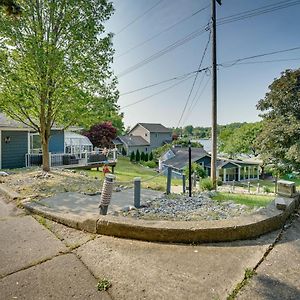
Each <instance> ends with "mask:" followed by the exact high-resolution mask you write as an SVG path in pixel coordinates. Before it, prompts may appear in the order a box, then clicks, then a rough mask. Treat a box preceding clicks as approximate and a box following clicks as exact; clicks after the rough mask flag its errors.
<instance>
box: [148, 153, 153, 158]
mask: <svg viewBox="0 0 300 300" xmlns="http://www.w3.org/2000/svg"><path fill="white" fill-rule="evenodd" d="M149 160H153V153H152V152H150V155H149Z"/></svg>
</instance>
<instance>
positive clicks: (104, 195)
mask: <svg viewBox="0 0 300 300" xmlns="http://www.w3.org/2000/svg"><path fill="white" fill-rule="evenodd" d="M115 178H116V176H115V175H112V174H107V175H106V176H105V180H104V183H103V187H102V192H101V198H100V204H99V208H100V215H106V214H107V209H108V205H109V203H110V200H111V195H112V191H113V186H114V180H115Z"/></svg>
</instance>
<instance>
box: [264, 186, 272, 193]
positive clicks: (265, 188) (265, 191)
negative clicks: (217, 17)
mask: <svg viewBox="0 0 300 300" xmlns="http://www.w3.org/2000/svg"><path fill="white" fill-rule="evenodd" d="M263 191H264V193H271V189H270V188H269V187H268V186H265V185H264V186H263Z"/></svg>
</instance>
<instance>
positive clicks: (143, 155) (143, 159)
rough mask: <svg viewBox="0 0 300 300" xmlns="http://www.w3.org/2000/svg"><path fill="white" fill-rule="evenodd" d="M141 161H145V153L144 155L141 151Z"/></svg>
mask: <svg viewBox="0 0 300 300" xmlns="http://www.w3.org/2000/svg"><path fill="white" fill-rule="evenodd" d="M141 161H145V153H144V151H142V153H141Z"/></svg>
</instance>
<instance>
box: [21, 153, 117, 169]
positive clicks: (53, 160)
mask: <svg viewBox="0 0 300 300" xmlns="http://www.w3.org/2000/svg"><path fill="white" fill-rule="evenodd" d="M115 161H117V153H116V151H115V150H112V151H109V152H108V153H107V155H104V154H102V153H101V151H92V152H87V151H85V152H82V153H78V154H71V153H49V165H50V166H51V167H59V166H67V165H68V166H72V165H74V166H76V165H85V166H86V165H92V164H97V163H104V162H108V163H109V162H115ZM25 162H26V167H32V166H41V165H42V164H43V155H42V154H41V153H27V154H26V155H25Z"/></svg>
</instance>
